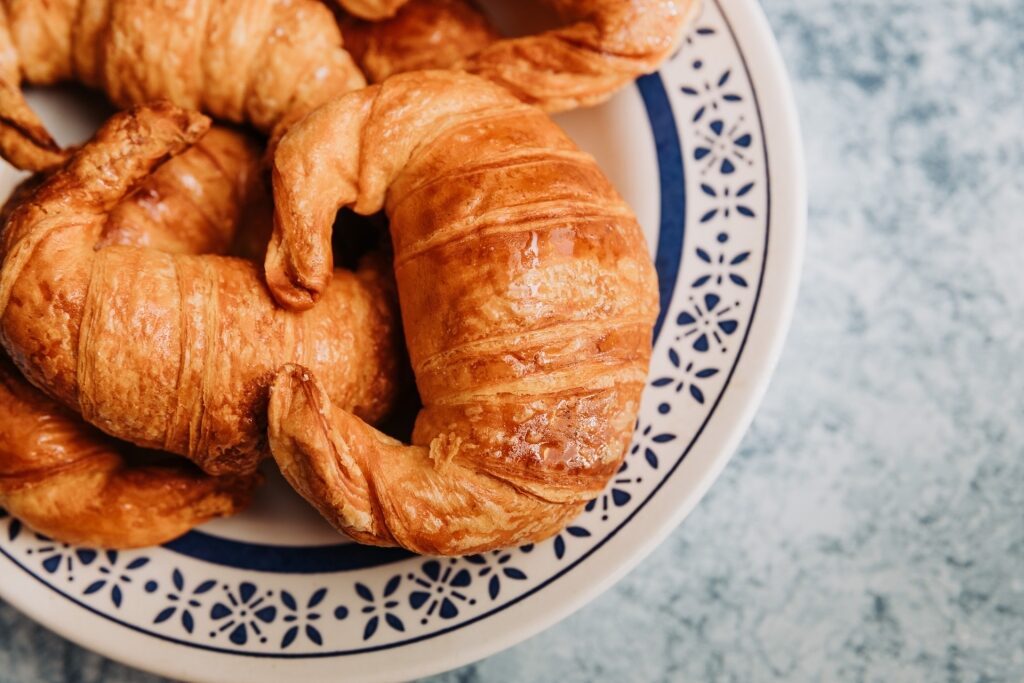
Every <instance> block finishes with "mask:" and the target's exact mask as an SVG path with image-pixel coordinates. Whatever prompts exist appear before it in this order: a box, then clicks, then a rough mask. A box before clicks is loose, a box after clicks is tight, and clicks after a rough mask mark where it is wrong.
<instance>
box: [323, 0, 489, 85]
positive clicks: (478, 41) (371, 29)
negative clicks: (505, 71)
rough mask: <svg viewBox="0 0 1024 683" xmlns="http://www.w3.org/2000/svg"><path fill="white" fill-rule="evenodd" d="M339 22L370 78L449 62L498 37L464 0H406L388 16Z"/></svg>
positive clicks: (346, 18)
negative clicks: (382, 18)
mask: <svg viewBox="0 0 1024 683" xmlns="http://www.w3.org/2000/svg"><path fill="white" fill-rule="evenodd" d="M339 24H340V26H341V33H342V35H343V36H344V37H345V48H346V49H347V50H348V51H349V54H351V55H352V58H353V59H355V61H356V63H357V64H358V65H359V68H361V69H362V70H363V73H364V74H366V76H367V78H368V79H369V80H370V81H372V82H374V83H379V82H380V81H383V80H384V79H385V78H387V77H388V76H390V75H392V74H396V73H402V72H403V71H419V70H423V69H448V68H451V67H452V66H454V65H455V64H458V63H459V62H461V61H462V60H463V59H465V58H466V57H469V56H470V55H473V54H476V53H477V52H480V51H481V50H483V49H484V48H485V47H487V46H488V45H490V44H491V43H494V42H496V41H498V40H499V39H500V38H501V36H500V35H499V34H498V32H497V31H496V30H495V29H494V28H493V27H492V26H491V24H490V23H489V22H488V21H487V19H486V18H485V17H484V15H483V14H481V13H480V12H479V11H478V10H477V9H476V7H474V6H473V5H472V4H470V3H469V2H467V1H466V0H411V1H410V2H408V3H406V4H405V5H403V6H402V8H401V9H400V10H399V11H398V13H397V14H395V16H394V17H392V18H390V19H386V20H384V21H364V20H361V19H357V18H353V17H350V16H342V17H341V18H340V20H339Z"/></svg>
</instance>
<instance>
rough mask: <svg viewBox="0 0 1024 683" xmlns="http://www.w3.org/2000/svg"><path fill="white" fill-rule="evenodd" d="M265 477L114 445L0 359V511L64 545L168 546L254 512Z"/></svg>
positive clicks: (3, 358) (108, 438) (4, 355)
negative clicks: (221, 471) (250, 508)
mask: <svg viewBox="0 0 1024 683" xmlns="http://www.w3.org/2000/svg"><path fill="white" fill-rule="evenodd" d="M259 481H260V477H259V474H251V475H241V476H227V477H211V476H209V475H207V474H203V473H202V472H200V471H199V469H198V468H197V467H196V466H195V465H193V464H192V463H190V462H188V461H186V460H182V459H181V458H177V457H166V456H165V457H160V456H159V455H157V454H147V453H142V452H141V451H139V450H138V449H136V448H133V447H131V446H129V445H128V444H124V443H121V442H118V441H115V440H114V439H112V438H110V437H109V436H107V435H106V434H103V433H101V432H100V431H99V430H98V429H96V428H95V427H90V426H89V425H87V424H85V423H84V422H82V420H81V418H79V417H78V416H77V415H75V414H74V413H72V412H70V411H69V410H68V409H66V408H64V407H63V406H61V405H59V404H57V403H56V402H55V401H53V400H51V399H49V398H47V397H46V396H45V395H43V393H42V392H40V391H39V390H38V389H36V388H35V387H33V386H32V385H30V384H29V383H28V382H26V381H25V380H24V379H23V378H22V377H21V375H20V374H19V373H18V371H17V369H16V368H15V367H14V365H13V364H12V363H11V362H10V360H9V359H8V358H7V357H6V354H2V353H0V506H2V507H4V508H6V509H7V511H8V512H9V513H11V514H12V515H13V516H14V517H17V518H18V519H20V520H21V521H23V522H24V523H25V524H27V525H28V526H30V527H32V528H33V529H35V530H36V531H38V532H40V533H43V534H46V535H47V536H49V537H51V538H54V539H56V540H58V541H63V542H65V543H77V544H83V545H89V546H98V547H101V548H118V549H120V548H139V547H143V546H149V545H158V544H160V543H166V542H167V541H170V540H172V539H174V538H177V537H178V536H180V535H182V534H183V533H185V532H186V531H188V530H189V529H191V528H192V527H194V526H196V525H199V524H202V523H204V522H207V521H209V520H210V519H213V518H214V517H223V516H227V515H233V514H235V513H237V512H239V511H241V510H242V509H244V508H245V507H246V505H248V503H249V500H250V498H251V496H252V491H253V489H254V488H255V486H256V484H258V483H259Z"/></svg>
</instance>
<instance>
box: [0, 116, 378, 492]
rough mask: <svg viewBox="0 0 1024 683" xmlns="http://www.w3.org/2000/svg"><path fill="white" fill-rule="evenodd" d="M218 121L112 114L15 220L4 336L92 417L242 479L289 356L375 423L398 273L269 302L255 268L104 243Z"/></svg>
mask: <svg viewBox="0 0 1024 683" xmlns="http://www.w3.org/2000/svg"><path fill="white" fill-rule="evenodd" d="M208 125H209V120H208V119H207V118H205V117H204V116H202V115H200V114H196V113H193V112H187V111H184V110H182V109H178V108H177V107H174V106H172V105H169V104H166V103H162V104H156V105H151V106H145V107H140V108H137V109H133V110H130V111H129V112H128V113H122V114H119V115H116V116H114V117H113V118H111V119H110V121H108V122H107V123H106V124H105V125H104V126H103V127H102V128H101V129H100V130H99V132H98V133H97V134H96V137H95V138H94V139H93V140H92V141H91V142H90V143H88V144H86V145H85V146H83V147H82V148H81V149H80V150H79V151H77V152H76V153H75V154H74V155H73V156H72V158H71V160H70V161H69V162H68V164H67V165H66V166H65V167H63V168H61V169H60V170H59V171H57V172H56V173H54V174H53V175H52V176H51V177H50V178H48V179H47V180H46V181H45V182H43V184H42V185H40V187H39V188H37V189H36V190H35V191H34V192H33V193H32V195H31V196H30V197H29V198H28V199H27V200H26V201H25V202H24V203H22V204H20V205H19V206H18V207H17V208H16V209H15V210H14V211H13V213H12V215H11V217H10V219H9V220H8V222H7V229H6V232H5V234H4V245H5V248H4V254H5V258H4V262H3V267H2V270H0V336H2V342H3V345H4V346H5V347H6V349H7V351H8V352H9V353H10V355H11V357H12V359H13V360H14V362H15V364H16V365H17V366H18V367H19V369H20V370H21V371H22V373H23V374H24V375H25V377H26V379H28V380H29V381H30V382H32V384H34V385H35V386H37V387H39V388H40V389H42V390H44V391H45V392H46V393H47V394H48V395H49V396H51V397H52V398H54V399H56V400H58V401H59V402H60V403H62V404H63V405H65V406H67V407H68V408H70V409H72V410H74V411H75V412H77V413H79V414H81V415H82V417H83V418H84V419H85V420H86V421H87V422H90V423H91V424H93V425H95V426H97V427H99V428H100V429H102V430H103V431H105V432H107V433H108V434H111V435H112V436H116V437H118V438H121V439H124V440H126V441H130V442H132V443H134V444H136V445H139V446H142V447H145V448H155V449H160V450H165V451H169V452H171V453H177V454H180V455H184V456H186V457H188V458H190V459H191V460H193V461H194V462H195V463H196V464H198V465H199V466H200V467H201V468H202V469H203V470H204V471H205V472H207V473H209V474H244V473H247V472H251V471H253V470H254V469H255V467H256V465H257V464H258V461H259V459H260V458H261V457H263V456H264V455H266V454H267V452H266V406H267V390H268V386H269V383H270V380H271V379H272V375H273V371H274V370H275V369H276V368H278V367H280V366H281V365H282V364H284V363H286V362H302V363H304V364H307V365H309V366H310V367H313V368H315V369H316V372H317V373H318V374H319V375H320V376H321V377H322V378H324V382H325V384H326V385H327V386H328V387H329V389H330V394H331V397H332V400H333V401H335V402H337V403H338V404H339V405H343V406H345V407H346V408H347V409H351V410H353V411H354V412H355V413H356V414H358V415H360V416H362V417H364V418H366V419H369V420H374V419H377V418H379V417H380V416H381V415H383V414H384V412H386V410H387V408H388V406H389V404H390V402H391V400H392V397H393V394H394V393H395V386H394V385H395V375H396V370H395V368H396V365H397V361H396V358H395V356H396V349H395V344H396V341H397V340H396V339H395V337H396V327H397V325H396V324H395V323H394V321H393V317H394V313H393V312H392V309H391V304H390V301H391V299H390V297H389V296H388V292H389V288H390V286H391V285H389V277H388V276H389V275H390V274H389V273H386V268H384V267H381V266H379V265H378V264H376V263H375V262H373V261H369V262H367V263H366V264H365V265H364V266H363V267H362V268H360V270H359V272H358V273H352V272H349V271H338V272H337V273H335V277H334V280H333V282H332V284H331V287H330V288H329V289H328V290H326V291H325V293H324V297H325V299H327V300H328V301H327V302H326V304H325V305H324V306H321V307H318V308H317V309H316V310H315V311H310V312H309V313H306V314H296V313H290V312H287V311H283V310H281V309H279V308H278V307H276V306H275V305H274V302H273V299H272V298H271V297H270V294H269V292H268V291H267V290H266V287H265V286H264V284H263V281H262V278H261V276H260V273H259V272H258V270H257V268H256V266H255V264H253V263H252V262H250V261H246V260H243V259H237V258H228V257H223V256H215V255H201V256H196V255H190V254H168V253H164V252H160V251H158V250H156V249H152V248H148V247H137V246H123V245H117V244H115V245H111V246H106V247H104V248H102V249H96V246H97V245H98V244H102V243H103V233H104V224H105V222H106V217H107V214H108V212H109V211H111V209H112V208H113V207H114V206H115V205H116V204H117V203H118V202H119V201H120V200H121V199H122V198H123V197H124V196H125V194H126V193H127V192H128V191H129V190H130V188H131V187H132V186H133V185H134V184H135V183H136V182H137V181H138V180H140V179H142V178H145V177H146V176H147V175H148V174H149V173H150V171H151V170H152V169H153V168H154V167H156V166H157V165H158V164H159V163H160V162H161V161H162V160H164V159H165V158H167V157H168V156H171V155H174V154H177V153H179V152H181V151H183V150H184V149H186V148H187V147H188V146H189V145H190V144H192V143H194V142H195V141H196V140H197V139H199V138H200V136H201V135H202V134H203V133H204V132H205V130H206V129H207V127H208Z"/></svg>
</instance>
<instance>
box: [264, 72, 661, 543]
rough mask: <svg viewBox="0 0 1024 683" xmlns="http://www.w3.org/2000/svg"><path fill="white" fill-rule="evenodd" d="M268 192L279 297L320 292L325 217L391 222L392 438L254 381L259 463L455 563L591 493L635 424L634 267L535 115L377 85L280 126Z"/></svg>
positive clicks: (619, 207)
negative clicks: (408, 388)
mask: <svg viewBox="0 0 1024 683" xmlns="http://www.w3.org/2000/svg"><path fill="white" fill-rule="evenodd" d="M274 198H275V203H276V209H275V233H274V237H273V239H272V240H271V244H270V249H269V251H268V256H267V277H268V281H269V282H270V284H271V287H272V289H273V291H274V293H275V296H277V297H278V299H279V301H281V302H282V303H283V304H284V305H286V306H290V307H293V308H302V307H308V306H311V305H312V304H313V303H314V302H316V301H317V300H319V299H320V298H321V295H320V292H321V291H323V289H322V288H323V287H324V286H326V282H327V281H328V279H329V274H330V270H329V261H327V262H325V259H329V253H330V231H331V219H332V217H333V215H334V213H335V212H336V211H337V209H338V208H339V207H341V206H349V207H353V208H354V209H355V210H356V211H357V212H359V213H367V214H368V213H373V212H375V211H377V210H378V209H380V208H381V207H382V206H383V207H384V209H385V210H386V212H387V214H388V217H389V218H390V220H391V225H390V229H391V236H392V241H393V243H394V249H395V276H396V279H397V284H398V294H399V300H400V305H401V311H402V320H403V325H404V329H405V337H406V343H407V345H408V349H409V355H410V359H411V361H412V366H413V371H414V373H415V376H416V384H417V387H418V388H419V391H420V396H421V398H422V400H423V409H422V411H421V412H420V414H419V416H418V418H417V420H416V426H415V430H414V433H413V437H412V444H413V445H411V446H404V445H401V444H399V443H397V442H395V441H394V440H392V439H389V438H388V437H386V436H384V435H382V434H380V433H379V432H376V431H375V430H373V429H372V428H371V427H369V426H367V425H366V424H365V423H363V422H362V421H361V420H359V419H357V418H356V417H355V416H353V415H352V414H351V413H350V412H348V411H345V410H344V409H343V408H342V407H340V406H336V405H331V402H330V401H329V397H328V396H327V394H326V392H325V391H324V389H323V386H322V383H321V382H320V381H319V379H318V374H319V373H317V372H316V371H315V370H313V369H311V368H303V367H299V366H288V367H286V368H284V369H283V370H282V371H281V372H280V373H279V374H278V376H277V378H276V380H275V382H274V385H273V387H272V390H271V403H270V423H269V424H270V446H271V450H272V452H273V454H274V457H275V459H276V460H277V462H278V464H279V466H280V467H281V470H282V472H283V473H284V475H285V476H286V478H287V479H288V480H289V482H290V483H291V484H292V485H293V486H294V487H295V488H296V490H297V491H299V493H301V494H302V495H303V496H304V497H306V498H307V499H308V500H309V501H310V502H311V503H313V504H314V505H315V506H316V507H317V508H318V509H319V510H320V511H321V512H322V513H323V514H324V516H325V517H326V518H327V519H328V520H329V521H330V522H331V523H332V524H334V525H335V526H336V527H338V528H339V529H342V530H343V531H345V532H346V533H348V534H350V535H352V536H353V537H354V538H356V539H357V540H360V541H363V542H366V543H377V544H384V545H392V544H397V545H401V546H404V547H406V548H409V549H411V550H414V551H417V552H422V553H440V554H460V553H474V552H481V551H483V550H487V549H492V548H496V547H501V546H508V545H513V544H516V543H525V542H529V541H533V540H538V539H540V538H544V537H546V536H550V535H551V534H554V533H555V532H557V531H558V530H559V529H560V528H562V526H563V525H564V524H565V523H566V521H567V520H568V519H570V518H571V517H572V516H574V515H575V514H576V513H577V512H578V511H579V510H580V508H581V506H582V505H584V504H585V502H586V501H588V500H589V499H591V498H593V497H594V496H595V495H597V494H598V493H599V492H600V491H601V490H602V488H603V487H604V486H605V484H606V483H607V481H608V479H609V478H610V477H611V475H612V474H613V473H614V472H615V471H616V470H617V469H618V467H619V465H620V464H621V461H622V458H623V456H624V454H625V450H626V447H627V445H628V443H629V440H630V437H631V434H632V429H633V425H634V421H635V419H636V414H637V410H638V407H639V400H640V394H641V391H642V389H643V386H644V381H645V377H646V372H647V364H648V361H649V359H650V353H651V334H652V327H653V324H654V320H655V317H656V315H657V311H658V297H657V285H656V278H655V273H654V268H653V265H652V264H651V261H650V257H649V256H648V254H647V248H646V245H645V241H644V237H643V234H642V232H641V230H640V227H639V225H638V224H637V222H636V218H635V217H634V215H633V214H632V212H631V211H630V210H629V208H628V207H627V206H626V204H625V203H624V202H623V200H622V199H621V198H620V197H619V195H618V194H617V193H616V191H615V189H614V188H613V187H612V185H611V184H610V183H609V181H608V180H607V179H606V178H605V176H604V174H603V173H602V172H601V170H600V168H599V167H598V166H597V163H596V162H595V161H594V159H593V158H591V157H590V156H588V155H586V154H584V153H583V152H581V151H579V150H578V149H577V148H576V146H575V145H574V144H573V143H572V142H571V141H570V140H569V138H568V137H567V136H566V135H565V134H564V133H563V132H562V131H561V129H559V128H558V126H557V125H555V124H554V123H553V122H552V121H551V120H550V119H549V118H548V117H547V116H546V115H545V114H544V113H543V112H542V111H541V110H539V109H537V108H535V107H531V106H528V105H524V104H522V103H520V102H519V101H517V100H516V99H515V98H514V97H512V96H511V95H510V94H509V93H508V92H507V91H505V90H503V89H501V88H499V87H497V86H495V85H493V84H490V83H488V82H487V81H484V80H482V79H479V78H476V77H473V76H469V75H465V74H458V73H455V72H441V71H434V72H416V73H410V74H403V75H398V76H394V77H392V78H390V79H388V80H387V81H385V82H384V83H383V84H382V85H380V86H373V87H370V88H367V89H365V90H362V91H358V92H356V93H352V94H350V95H348V96H346V97H343V98H340V99H338V100H335V101H333V102H331V103H328V104H327V105H325V106H324V107H322V108H321V109H319V110H317V111H316V112H313V113H312V114H311V115H310V116H308V117H307V118H306V119H304V120H303V121H302V122H301V123H300V124H298V125H297V126H296V127H295V128H293V129H292V130H290V131H289V133H288V134H286V135H285V137H284V138H283V139H282V141H281V145H280V147H279V149H278V152H277V155H276V157H275V160H274ZM322 305H323V304H322V303H321V304H320V306H322ZM320 306H317V307H316V308H314V309H313V310H317V309H318V308H319V307H320Z"/></svg>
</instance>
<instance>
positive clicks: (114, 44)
mask: <svg viewBox="0 0 1024 683" xmlns="http://www.w3.org/2000/svg"><path fill="white" fill-rule="evenodd" d="M68 80H77V81H79V82H81V83H83V84H85V85H89V86H92V87H96V88H99V89H101V90H103V91H104V92H105V93H106V94H107V95H108V96H109V97H110V99H111V100H112V101H113V102H114V103H115V104H117V105H118V106H121V107H127V106H130V105H132V104H140V103H145V102H148V101H151V100H155V99H167V100H170V101H172V102H174V103H175V104H177V105H179V106H181V107H187V108H190V109H199V110H202V111H205V112H207V113H209V114H211V115H213V116H215V117H218V118H221V119H225V120H228V121H233V122H237V123H250V124H252V125H253V126H255V127H256V128H257V129H259V130H261V131H263V132H265V133H271V132H273V131H274V130H275V128H277V127H278V126H286V125H287V123H288V122H289V121H294V120H297V119H298V118H300V117H301V116H302V115H304V114H305V113H306V112H308V111H310V110H311V109H313V108H315V107H316V106H317V105H319V104H320V103H322V102H324V101H326V100H327V99H328V98H330V97H332V96H334V95H337V94H339V93H342V92H346V91H348V90H352V89H355V88H359V87H361V86H362V85H364V83H365V81H364V79H363V76H362V74H361V73H360V71H359V70H358V68H357V67H356V66H355V64H354V63H353V62H352V59H351V57H350V56H349V55H348V53H347V52H346V51H345V50H344V48H343V47H342V38H341V33H340V31H339V29H338V27H337V25H336V23H335V22H334V20H333V18H332V15H331V12H330V10H328V8H327V7H325V6H323V5H322V4H321V3H319V2H317V1H316V0H199V1H198V2H196V1H194V0H162V1H161V2H152V1H151V0H0V154H2V155H3V156H4V158H6V159H7V160H8V161H10V162H11V163H12V164H14V165H15V166H17V167H19V168H24V169H29V170H45V169H51V168H54V167H55V166H56V165H57V164H59V163H60V162H61V161H63V159H64V158H65V157H66V154H64V153H62V152H61V150H60V149H59V147H58V146H57V145H56V143H54V141H53V140H52V138H51V137H50V136H49V134H48V133H47V132H46V130H45V128H44V126H43V125H42V123H41V122H40V121H39V119H38V117H37V116H36V115H35V114H34V113H33V112H32V111H31V109H30V108H29V107H28V105H27V104H26V103H25V101H24V99H23V98H22V96H21V93H20V84H21V83H22V82H23V81H25V82H29V83H34V84H51V83H58V82H61V81H68Z"/></svg>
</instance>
